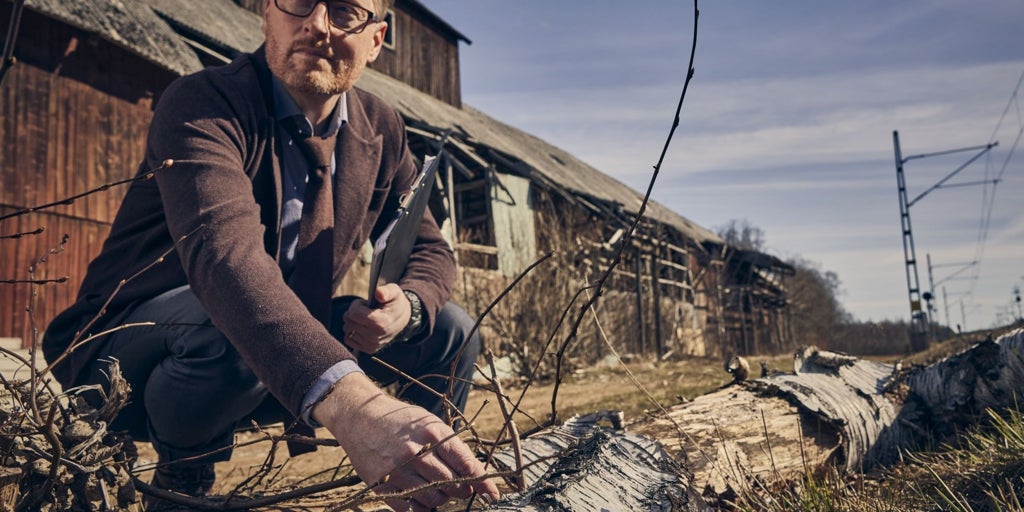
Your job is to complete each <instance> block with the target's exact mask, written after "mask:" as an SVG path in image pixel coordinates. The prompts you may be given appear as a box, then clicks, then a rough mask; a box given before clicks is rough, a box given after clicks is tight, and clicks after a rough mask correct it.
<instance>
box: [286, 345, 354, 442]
mask: <svg viewBox="0 0 1024 512" xmlns="http://www.w3.org/2000/svg"><path fill="white" fill-rule="evenodd" d="M354 372H359V373H363V369H362V368H360V367H359V365H358V364H356V362H355V361H354V360H352V359H345V360H344V361H338V362H337V363H335V364H334V366H332V367H330V368H328V369H327V371H325V372H324V373H322V374H320V377H317V379H316V380H315V381H313V385H312V386H311V387H310V388H309V391H306V395H305V396H304V397H302V409H301V413H302V414H301V416H299V419H300V420H302V421H303V423H305V424H306V425H309V426H310V427H313V428H320V427H322V426H323V425H321V424H319V423H317V421H316V420H314V419H313V416H312V412H313V406H314V405H316V404H317V402H319V401H320V400H321V399H323V397H324V395H326V394H327V392H328V391H330V390H331V387H333V386H334V384H335V383H336V382H338V381H339V380H341V378H342V377H345V376H346V375H348V374H350V373H354Z"/></svg>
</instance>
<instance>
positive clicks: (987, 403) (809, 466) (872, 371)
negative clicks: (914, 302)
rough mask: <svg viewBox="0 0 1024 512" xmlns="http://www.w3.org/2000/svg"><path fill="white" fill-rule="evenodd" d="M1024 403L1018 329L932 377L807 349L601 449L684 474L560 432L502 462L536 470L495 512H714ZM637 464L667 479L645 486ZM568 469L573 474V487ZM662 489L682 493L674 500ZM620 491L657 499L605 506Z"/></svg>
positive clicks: (946, 363)
mask: <svg viewBox="0 0 1024 512" xmlns="http://www.w3.org/2000/svg"><path fill="white" fill-rule="evenodd" d="M1022 392H1024V330H1020V329H1018V330H1016V331H1014V332H1011V333H1009V334H1007V335H1005V336H1003V337H1001V338H1000V339H999V340H997V341H993V340H991V339H989V340H986V341H984V342H982V343H979V344H977V345H975V346H974V347H971V348H970V349H968V350H966V351H964V352H961V353H959V354H956V355H954V356H951V357H948V358H946V359H945V360H942V361H940V362H939V363H936V364H934V365H931V366H929V367H927V368H920V367H918V368H912V369H905V368H902V367H901V365H899V364H896V365H892V364H882V363H876V362H872V361H866V360H859V359H856V358H853V357H850V356H846V355H843V354H836V353H831V352H826V351H819V350H816V349H814V348H807V349H803V350H801V351H799V352H798V353H797V355H796V358H795V362H794V372H792V373H775V374H772V375H768V376H764V377H762V378H760V379H756V380H753V381H745V382H737V383H734V384H731V385H728V386H726V387H723V388H720V389H718V390H716V391H714V392H711V393H708V394H706V395H702V396H700V397H697V398H695V399H694V400H692V401H690V402H687V403H685V404H680V405H677V406H675V407H673V408H671V409H670V410H669V411H668V416H667V417H666V416H664V415H662V416H656V417H646V418H641V419H639V420H637V421H635V422H633V423H631V424H629V425H627V429H628V430H629V433H617V434H614V435H612V436H610V437H609V436H607V435H606V438H607V439H611V441H607V440H606V441H603V442H605V443H607V442H611V443H618V444H622V443H624V442H628V443H639V444H643V443H642V442H641V441H637V439H655V440H657V441H658V443H655V444H652V445H651V446H649V447H648V448H645V449H644V450H642V452H643V453H647V454H651V453H660V449H661V448H664V449H665V450H666V451H667V452H668V453H670V454H672V455H674V456H675V458H676V460H677V462H679V465H676V466H673V465H665V464H663V463H661V462H651V461H657V457H650V456H647V455H644V456H641V455H640V454H639V452H635V451H633V452H630V451H629V450H607V449H595V448H594V445H593V443H592V442H591V441H590V440H591V439H593V438H594V435H592V434H586V433H585V432H584V431H581V430H579V426H578V425H572V426H570V427H569V428H570V430H572V432H571V433H570V434H567V432H566V430H565V427H564V426H563V427H559V428H560V429H562V430H559V429H558V428H556V429H554V430H549V431H546V432H544V433H542V434H541V437H539V438H537V439H530V440H527V442H526V443H527V444H524V449H523V455H522V459H523V460H521V461H516V460H515V459H514V457H513V456H512V455H511V454H508V453H506V454H503V455H500V456H499V460H500V463H501V465H502V466H503V467H505V468H508V469H516V468H517V467H519V465H520V464H525V465H533V466H534V467H532V469H531V470H530V471H528V472H526V475H525V476H526V477H527V478H526V480H527V483H528V484H530V485H529V486H528V487H527V489H526V490H525V491H524V492H522V493H518V494H513V495H511V496H509V497H508V498H506V499H505V500H503V501H502V502H501V503H499V504H496V505H495V506H494V507H493V508H492V509H493V510H506V509H508V507H519V508H528V509H529V508H531V507H532V508H535V509H544V510H598V509H600V508H602V507H604V508H607V509H609V510H611V509H614V508H615V507H616V506H623V507H625V506H626V505H624V504H625V503H629V507H630V508H623V509H631V510H688V509H697V510H699V509H702V507H704V506H706V505H705V504H704V503H700V502H699V497H696V493H697V491H700V492H701V494H702V495H703V496H704V497H705V498H706V499H707V501H708V502H710V503H713V504H717V503H721V502H723V501H731V500H733V499H734V498H735V497H736V496H737V494H738V493H741V492H743V491H746V490H749V489H751V488H754V487H756V486H759V485H765V486H767V485H768V483H772V482H774V483H779V482H783V481H799V480H800V479H801V478H803V477H805V476H806V475H807V474H808V472H816V471H824V470H829V469H831V468H838V469H840V470H842V471H846V472H854V471H865V470H868V469H871V468H873V467H876V466H878V465H885V464H890V463H892V462H894V461H896V460H898V459H899V458H900V457H901V456H902V455H903V454H904V453H907V452H909V451H915V450H920V449H923V448H933V447H937V446H938V445H939V444H940V443H945V442H949V441H953V440H954V439H955V434H956V433H957V432H961V431H963V429H964V428H966V427H968V426H970V425H973V424H976V423H978V421H979V420H980V419H981V418H982V417H983V414H984V411H985V410H986V409H997V410H998V409H1003V408H1007V407H1011V406H1014V405H1016V404H1017V401H1018V400H1019V398H1018V397H1019V395H1020V394H1021V393H1022ZM574 421H578V420H574ZM594 428H597V427H594ZM573 429H575V430H573ZM598 430H600V429H599V428H598ZM604 431H605V432H609V431H614V429H610V428H605V429H604ZM627 436H628V437H627ZM558 439H568V440H571V441H568V442H560V441H557V440H558ZM598 444H600V442H598ZM648 459H649V460H648ZM638 460H639V461H640V462H643V463H644V464H647V467H649V468H651V469H650V470H651V471H653V472H654V473H659V474H661V476H658V477H643V478H641V477H639V476H638V474H639V473H643V471H641V470H639V469H637V466H636V465H635V464H636V463H637V462H638ZM645 461H646V462H645ZM567 468H575V469H574V470H572V471H569V473H571V477H570V478H566V474H567ZM611 468H614V470H613V469H611ZM673 472H674V476H672V475H673ZM666 475H668V476H666ZM666 485H668V486H671V485H677V486H678V489H677V491H676V492H675V493H674V494H672V493H670V492H668V490H667V487H666ZM619 489H632V490H631V491H630V492H631V493H632V495H633V496H641V497H652V496H653V497H655V498H654V499H651V498H643V499H634V501H629V502H626V501H623V502H610V503H612V505H613V506H612V507H605V506H604V505H602V504H601V503H602V502H601V500H602V499H606V498H607V496H609V495H616V496H617V495H618V492H617V490H619ZM602 491H604V492H603V493H602ZM658 496H661V497H664V496H682V497H684V498H685V499H684V500H683V501H680V502H679V503H683V504H685V505H677V504H675V502H673V500H669V499H657V497H658ZM645 500H646V501H645ZM502 507H505V508H502Z"/></svg>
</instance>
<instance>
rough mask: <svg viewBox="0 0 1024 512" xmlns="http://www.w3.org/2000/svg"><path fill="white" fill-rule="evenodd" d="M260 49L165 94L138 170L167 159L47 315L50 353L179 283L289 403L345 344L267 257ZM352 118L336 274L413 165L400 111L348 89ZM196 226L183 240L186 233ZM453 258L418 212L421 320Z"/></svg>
mask: <svg viewBox="0 0 1024 512" xmlns="http://www.w3.org/2000/svg"><path fill="white" fill-rule="evenodd" d="M270 91H271V86H270V71H269V69H268V68H267V65H266V60H265V56H264V54H263V49H262V48H260V49H259V50H257V51H256V52H255V53H254V54H247V55H243V56H241V57H239V58H238V59H236V60H235V61H234V62H232V63H231V64H229V65H226V66H223V67H218V68H209V69H205V70H203V71H200V72H198V73H196V74H193V75H190V76H187V77H183V78H181V79H179V80H177V81H175V82H174V83H173V84H171V85H170V86H169V87H168V88H167V90H166V91H165V92H164V94H163V96H162V97H161V99H160V102H159V104H158V106H157V109H156V111H155V113H154V117H153V122H152V124H151V126H150V131H149V136H148V143H147V144H148V145H147V148H146V161H145V162H143V164H142V165H141V166H140V170H139V172H140V173H142V172H147V171H148V170H150V169H155V168H157V167H159V166H160V164H161V162H163V161H164V160H166V159H173V160H174V165H173V166H171V167H170V168H168V169H166V170H161V171H158V172H157V173H156V179H155V180H146V181H139V182H135V183H134V184H132V186H131V187H130V188H129V190H128V192H127V194H126V196H125V198H124V202H123V203H122V204H121V208H120V210H119V211H118V213H117V216H116V218H115V219H114V223H113V226H112V227H111V232H110V235H109V236H108V238H107V240H106V242H104V244H103V248H102V250H101V252H100V254H99V255H98V256H97V257H96V259H94V260H93V261H92V262H91V263H90V264H89V268H88V270H87V272H86V276H85V279H84V281H83V283H82V287H81V289H80V290H79V294H78V299H77V301H76V302H75V304H74V305H72V306H71V307H70V308H69V309H68V310H66V311H64V312H63V313H61V314H60V315H59V316H58V317H57V318H56V319H54V321H53V322H52V323H51V324H50V326H49V328H48V330H47V332H46V336H45V338H44V340H43V351H44V354H45V356H46V359H47V360H48V361H52V360H54V359H55V358H56V357H57V356H58V355H60V354H61V353H62V352H63V351H64V350H65V349H66V348H67V347H68V346H69V345H70V344H71V343H73V342H74V340H76V339H81V338H83V337H84V335H87V334H89V333H95V332H98V331H100V330H102V328H109V327H112V326H115V325H117V323H118V322H119V321H120V318H123V317H124V315H125V314H126V313H127V312H128V311H130V310H131V308H132V307H133V305H135V304H137V303H139V302H140V301H144V300H147V299H150V298H153V297H155V296H157V295H159V294H161V293H163V292H166V291H168V290H171V289H174V288H177V287H179V286H182V285H185V284H189V285H191V288H192V291H193V292H194V293H195V295H196V296H197V297H198V299H199V301H200V302H201V303H202V305H203V307H204V309H206V311H207V312H208V313H209V315H210V318H211V320H212V321H213V323H214V325H216V326H217V328H218V329H220V330H221V331H222V332H223V333H224V334H225V335H226V336H227V338H228V339H229V340H231V342H232V344H233V345H234V346H235V347H236V348H237V349H238V351H239V353H240V354H241V355H242V357H243V359H244V360H245V361H246V363H247V364H248V365H249V366H250V367H251V368H252V369H253V371H254V372H255V373H256V375H257V376H258V377H259V378H260V380H261V381H262V382H263V383H264V384H265V385H266V386H267V388H268V389H269V390H270V391H271V393H273V394H274V396H276V397H277V398H278V400H280V401H281V403H283V404H284V405H285V406H286V407H287V408H288V409H289V410H290V411H292V412H293V413H297V412H298V409H299V407H300V404H301V401H302V398H303V396H304V395H305V393H306V391H307V390H308V389H309V387H310V386H311V385H312V383H313V381H314V380H315V379H316V378H317V377H318V376H319V375H320V374H322V373H323V372H324V371H325V370H326V369H327V368H329V367H330V366H332V365H333V364H335V363H337V362H338V361H341V360H344V359H351V358H352V354H350V353H349V352H348V350H346V349H345V348H344V347H343V346H342V345H341V344H340V343H339V342H338V341H337V340H335V339H334V338H333V337H332V336H331V335H330V334H329V333H328V332H327V330H326V328H324V326H323V325H321V324H320V323H319V322H317V321H316V319H314V318H313V317H312V316H311V315H310V314H309V312H308V311H307V310H306V309H305V307H304V306H303V305H302V303H301V302H300V301H299V299H298V298H297V297H296V296H295V294H294V293H293V292H292V291H291V289H290V288H288V286H287V285H286V283H285V281H284V279H283V278H282V276H281V269H280V267H279V266H278V262H277V259H278V253H279V248H280V218H281V170H280V168H279V163H278V162H279V158H278V153H279V149H280V147H279V145H278V144H277V143H276V142H275V137H274V136H275V119H274V114H273V97H272V94H271V92H270ZM348 115H349V124H348V125H347V126H346V127H345V128H344V129H343V130H342V131H341V133H340V134H339V144H338V147H339V150H338V158H337V161H338V166H337V169H336V171H335V178H334V179H335V185H334V191H335V200H334V204H335V235H334V241H335V257H334V260H335V268H334V276H333V280H334V281H333V282H334V284H335V286H337V284H338V283H339V282H340V280H341V278H342V277H343V276H344V274H345V272H347V271H348V269H349V268H350V267H351V265H352V263H353V261H354V260H355V258H356V256H357V254H358V251H359V249H360V248H361V247H362V245H363V244H364V243H365V242H366V240H367V239H368V238H370V237H373V238H376V236H377V235H379V234H380V231H381V230H382V229H383V227H384V224H385V223H386V221H387V220H388V219H387V217H388V216H387V215H385V216H381V215H380V214H381V211H382V210H384V209H385V205H386V204H387V205H388V206H387V211H391V209H392V206H391V205H393V204H397V199H398V197H399V195H400V194H401V193H402V192H405V191H408V190H409V188H410V186H411V184H412V181H413V179H414V176H415V173H416V163H415V161H414V159H413V157H412V154H411V153H410V152H409V149H408V146H407V144H406V135H405V129H404V125H403V123H402V119H401V117H400V116H399V115H398V113H397V112H395V111H394V110H393V109H392V108H390V107H388V106H387V105H385V104H384V103H383V101H381V100H380V99H379V98H377V97H375V96H372V95H370V94H369V93H366V92H365V91H362V90H359V89H353V90H351V91H349V94H348ZM189 233H194V234H192V235H189V236H187V237H186V238H184V239H182V237H183V236H184V235H187V234H189ZM174 240H180V242H179V243H178V244H177V248H176V249H177V250H176V251H172V253H171V254H170V255H169V256H168V257H167V258H165V259H164V260H163V261H162V262H161V263H159V264H157V265H155V266H153V267H152V268H150V269H147V270H145V271H144V272H142V273H140V274H139V275H137V276H135V277H132V278H131V279H130V280H129V281H128V282H127V284H126V285H125V286H124V288H123V289H121V290H120V291H119V292H118V293H117V294H116V295H115V296H114V298H113V300H112V302H111V303H110V305H109V306H108V307H107V310H106V311H105V313H104V314H103V316H102V317H101V319H100V321H99V322H97V325H96V326H94V327H92V328H90V329H89V333H83V334H84V335H80V336H77V337H76V333H77V332H78V331H80V330H81V329H83V328H84V326H85V325H86V324H87V323H88V321H89V320H90V319H91V318H93V317H94V316H95V315H96V314H97V313H98V312H99V310H100V308H101V306H102V305H103V303H104V302H105V301H106V300H107V299H108V297H110V296H111V294H112V293H113V292H114V289H115V287H116V286H117V284H118V282H119V281H121V280H122V279H126V278H129V277H130V276H133V275H134V274H136V273H137V272H139V271H140V270H142V269H143V268H144V267H146V266H147V265H150V264H152V263H153V262H155V261H157V259H158V258H159V256H160V255H161V254H162V253H164V252H165V251H167V250H168V249H170V248H171V247H172V246H173V245H174ZM454 275H455V260H454V257H453V256H452V253H451V249H450V247H449V246H448V244H447V243H446V242H445V241H444V239H443V238H442V236H441V232H440V230H439V229H438V227H437V224H436V223H435V221H434V219H433V217H431V216H430V214H429V212H428V213H427V215H425V218H424V220H423V223H422V225H421V227H420V235H419V237H418V238H417V240H416V244H415V246H414V248H413V256H412V257H411V259H410V262H409V265H408V268H407V269H406V274H405V276H404V277H403V278H402V280H401V282H400V283H399V284H400V285H401V286H402V288H403V289H407V290H411V291H413V292H415V293H416V294H417V295H418V296H419V297H420V298H421V300H422V302H423V308H424V314H425V317H426V321H427V325H428V326H430V328H432V327H433V320H434V317H435V315H436V313H437V311H438V310H439V309H440V308H441V306H443V305H444V303H445V301H446V300H447V299H448V297H449V295H450V293H451V283H452V281H453V278H454ZM102 342H103V341H102V339H101V340H97V341H93V342H90V344H88V345H85V346H82V347H79V348H77V349H76V350H75V352H74V353H73V354H72V356H71V357H70V358H69V359H68V360H67V362H66V363H62V364H61V365H59V366H58V367H57V368H56V369H55V371H54V374H55V375H56V376H57V378H58V379H59V380H60V381H61V383H62V384H63V385H64V386H65V387H67V386H70V385H74V384H77V383H78V382H77V379H78V377H79V375H80V373H81V371H82V369H83V367H84V366H85V365H87V364H89V363H90V362H91V360H92V359H93V358H94V357H95V351H96V349H97V348H98V347H99V344H100V343H102Z"/></svg>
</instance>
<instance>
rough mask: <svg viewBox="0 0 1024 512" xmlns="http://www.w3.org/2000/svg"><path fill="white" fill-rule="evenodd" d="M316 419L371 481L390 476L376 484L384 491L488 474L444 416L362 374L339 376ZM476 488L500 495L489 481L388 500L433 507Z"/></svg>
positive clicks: (402, 505)
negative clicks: (387, 391)
mask: <svg viewBox="0 0 1024 512" xmlns="http://www.w3.org/2000/svg"><path fill="white" fill-rule="evenodd" d="M313 418H314V419H315V420H316V421H318V422H320V423H321V424H322V425H324V426H326V427H327V429H328V430H330V431H331V434H333V435H334V437H335V438H336V439H337V440H338V442H339V443H340V444H341V447H342V448H343V449H344V450H345V453H346V454H347V455H348V457H349V459H351V460H352V466H353V467H354V468H355V470H356V473H358V474H359V476H360V478H362V479H363V481H364V482H366V484H367V485H373V484H375V483H378V482H380V481H381V479H383V478H384V476H385V475H387V480H386V481H385V482H384V483H383V484H381V485H379V486H377V487H375V488H374V490H375V491H376V492H378V493H394V492H401V491H404V490H408V489H412V488H415V487H420V486H423V485H426V484H428V483H432V482H441V481H445V480H452V479H459V478H478V477H480V476H483V475H484V473H485V472H484V466H483V464H482V463H481V462H480V461H478V460H477V459H476V458H475V457H473V452H472V451H471V450H470V449H469V447H468V446H466V444H465V443H464V442H462V440H461V439H459V438H457V437H454V436H453V435H452V434H453V432H452V429H451V428H450V427H448V425H446V424H445V423H444V422H443V421H441V420H440V418H438V417H437V416H434V415H433V414H430V413H429V412H427V411H426V410H425V409H422V408H420V407H417V406H415V405H410V404H407V403H404V402H401V401H399V400H396V399H394V398H392V397H390V396H388V395H387V394H385V393H384V392H383V391H381V390H380V388H378V387H377V386H376V385H375V384H373V382H371V381H370V380H369V379H368V378H367V377H366V376H365V375H363V374H361V373H351V374H349V375H347V376H345V377H344V378H342V379H341V380H340V381H338V382H337V383H336V384H335V385H334V390H333V391H331V392H330V393H329V394H328V395H327V396H326V397H324V400H323V401H321V402H320V403H319V404H317V405H316V407H314V409H313ZM446 439H447V440H446ZM421 452H423V453H422V454H421ZM474 492H476V493H481V494H484V495H485V496H487V497H488V498H490V499H492V500H496V499H498V497H499V494H498V488H497V486H495V485H494V482H491V481H490V480H486V481H482V482H475V483H460V484H448V485H443V486H438V487H431V488H429V489H426V490H423V491H420V492H418V493H416V494H415V495H414V496H412V497H411V498H409V499H402V500H398V499H392V500H387V504H388V506H390V507H391V508H393V509H395V510H430V509H431V508H434V507H439V506H441V505H443V504H444V503H446V502H447V501H448V500H450V499H452V498H457V499H464V498H468V497H469V496H471V495H472V494H473V493H474Z"/></svg>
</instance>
